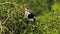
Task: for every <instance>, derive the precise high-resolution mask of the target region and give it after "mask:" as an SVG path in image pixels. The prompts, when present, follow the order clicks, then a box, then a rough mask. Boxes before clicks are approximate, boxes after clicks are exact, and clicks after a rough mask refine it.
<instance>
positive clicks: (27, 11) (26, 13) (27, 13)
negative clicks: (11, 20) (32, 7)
mask: <svg viewBox="0 0 60 34" xmlns="http://www.w3.org/2000/svg"><path fill="white" fill-rule="evenodd" d="M29 14H30V12H29V9H27V8H25V15H26V16H28V15H29Z"/></svg>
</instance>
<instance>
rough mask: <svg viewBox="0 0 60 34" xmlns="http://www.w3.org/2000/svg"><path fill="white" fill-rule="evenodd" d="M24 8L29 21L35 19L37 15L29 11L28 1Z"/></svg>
mask: <svg viewBox="0 0 60 34" xmlns="http://www.w3.org/2000/svg"><path fill="white" fill-rule="evenodd" d="M24 9H25V17H27V18H28V20H29V21H35V19H36V16H35V14H33V13H31V12H29V7H28V4H27V3H25V4H24Z"/></svg>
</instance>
